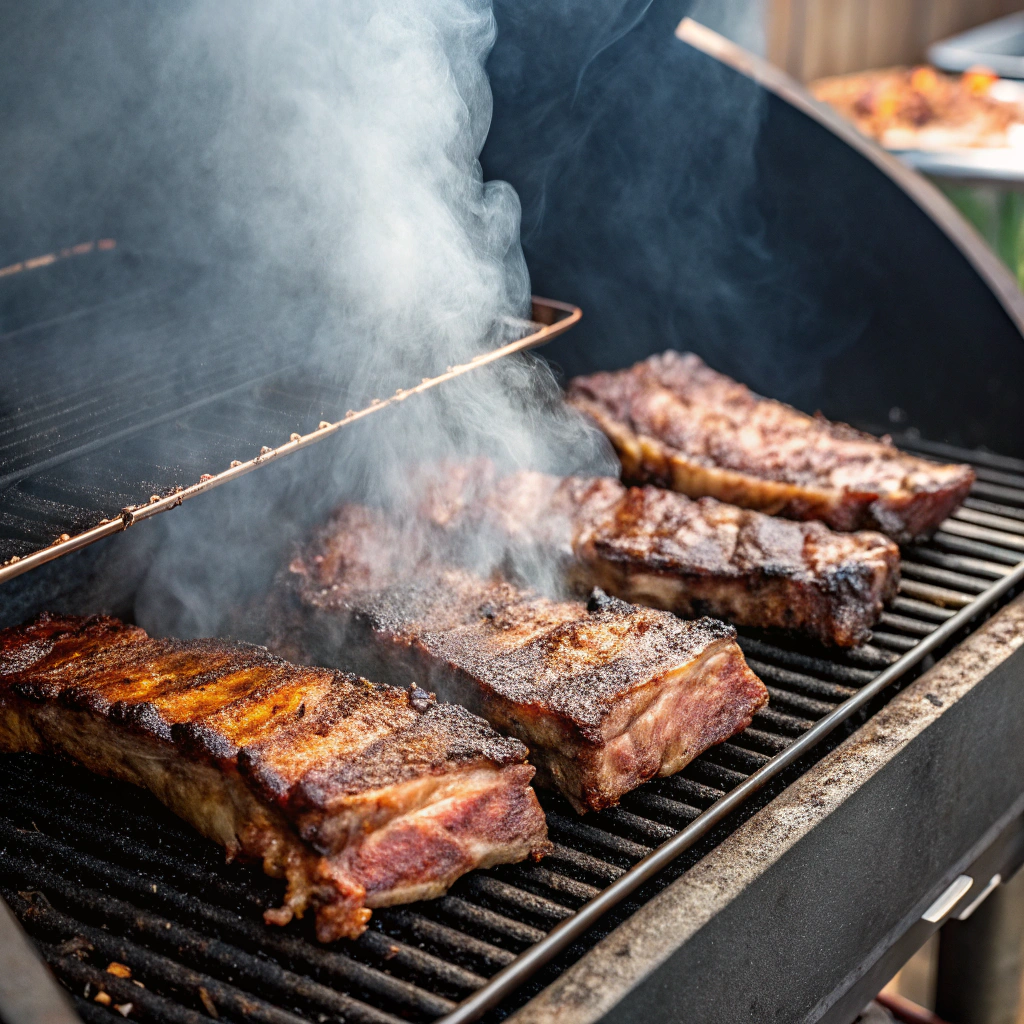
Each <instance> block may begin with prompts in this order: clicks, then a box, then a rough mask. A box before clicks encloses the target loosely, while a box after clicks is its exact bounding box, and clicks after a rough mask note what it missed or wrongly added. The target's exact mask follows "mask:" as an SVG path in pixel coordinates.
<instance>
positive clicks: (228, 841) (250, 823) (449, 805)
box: [0, 615, 549, 941]
mask: <svg viewBox="0 0 1024 1024" xmlns="http://www.w3.org/2000/svg"><path fill="white" fill-rule="evenodd" d="M0 750H3V751H5V752H19V751H24V752H31V753H38V754H59V755H63V756H67V757H70V758H72V759H73V760H75V761H77V762H78V763H79V764H81V765H83V766H84V767H85V768H87V769H89V770H90V771H94V772H97V773H99V774H102V775H107V776H111V777H113V778H117V779H121V780H123V781H126V782H130V783H134V784H135V785H138V786H142V787H144V788H146V789H148V790H150V791H151V792H152V793H154V794H155V795H156V796H157V797H158V798H159V799H160V800H161V801H162V802H163V803H164V804H166V805H167V806H168V807H169V808H170V809H171V810H172V811H174V812H175V813H176V814H178V815H179V816H180V817H182V818H184V819H185V820H186V821H187V822H189V823H190V824H191V825H193V826H194V827H195V828H196V829H198V831H200V832H201V833H202V834H203V835H205V836H207V837H208V838H210V839H212V840H214V841H216V842H218V843H220V844H221V845H222V846H224V848H225V849H226V850H227V853H228V857H229V859H230V858H232V857H235V856H240V857H243V858H246V859H254V860H257V861H262V863H263V867H264V869H265V870H266V872H267V873H268V874H270V875H272V876H274V877H279V878H285V879H286V880H287V883H288V887H287V892H286V895H285V900H284V904H283V906H281V907H279V908H275V909H272V910H268V911H267V913H266V915H265V916H266V919H267V921H268V922H270V923H274V924H285V923H287V921H289V920H290V919H291V918H292V917H293V916H301V915H302V914H303V912H304V911H305V910H306V909H307V908H308V907H310V906H312V907H313V908H314V909H315V911H316V925H317V934H318V936H319V938H320V939H321V940H322V941H331V940H333V939H337V938H341V937H351V938H354V937H355V936H357V935H358V934H360V932H362V931H363V930H364V929H365V927H366V922H367V920H368V919H369V917H370V908H373V907H381V906H388V905H390V904H393V903H404V902H408V901H410V900H416V899H424V898H428V897H432V896H438V895H440V894H441V893H443V892H444V891H445V890H446V889H447V887H448V886H449V885H451V883H452V882H453V881H455V879H456V878H458V877H459V876H460V875H462V874H464V873H465V872H467V871H469V870H471V869H472V868H476V867H487V866H490V865H493V864H500V863H506V862H510V861H517V860H522V859H523V858H524V857H527V856H530V855H531V854H532V855H534V856H539V855H542V854H543V853H545V852H546V851H547V850H548V849H549V844H548V842H547V830H546V825H545V821H544V815H543V812H542V811H541V809H540V806H539V804H538V803H537V798H536V794H535V793H534V792H533V789H532V788H531V786H530V780H531V778H532V776H533V773H534V769H533V768H532V767H531V766H530V765H528V764H526V763H525V757H526V749H525V747H523V745H522V744H521V743H519V742H518V741H516V740H514V739H511V738H508V737H503V736H499V735H498V734H496V733H495V732H494V731H493V730H492V729H491V728H490V727H489V726H488V725H487V723H486V722H484V721H482V720H481V719H479V718H477V717H475V716H473V715H471V714H470V713H469V712H467V711H466V710H464V709H463V708H461V707H457V706H454V705H450V704H439V703H437V702H436V701H435V700H433V699H432V698H431V696H430V695H429V694H427V693H425V692H423V691H419V690H416V689H415V688H413V689H411V690H402V689H398V688H397V687H394V686H385V685H382V684H379V683H370V682H367V681H366V680H365V679H360V678H358V677H356V676H353V675H347V674H345V673H343V672H338V671H335V670H331V669H323V668H307V667H301V666H298V665H292V664H289V663H288V662H286V661H284V660H282V659H281V658H278V657H275V656H274V655H272V654H271V653H270V652H269V651H267V650H266V649H265V648H262V647H255V646H252V645H249V644H237V643H231V642H227V641H223V640H194V641H180V640H165V639H156V638H153V637H150V636H148V635H147V634H146V633H145V632H144V631H143V630H141V629H139V628H137V627H134V626H128V625H125V624H124V623H122V622H119V621H118V620H117V619H112V618H107V617H104V616H96V617H92V618H76V617H62V616H49V615H43V616H41V617H40V618H38V619H36V620H35V621H34V622H31V623H29V624H27V625H24V626H19V627H14V628H12V629H7V630H4V631H2V632H0Z"/></svg>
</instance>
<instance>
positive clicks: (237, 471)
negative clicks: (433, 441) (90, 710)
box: [0, 296, 583, 583]
mask: <svg viewBox="0 0 1024 1024" xmlns="http://www.w3.org/2000/svg"><path fill="white" fill-rule="evenodd" d="M533 304H534V306H535V307H540V308H541V309H543V310H546V311H548V312H550V311H554V312H555V313H556V314H557V313H560V314H562V316H561V317H560V318H559V319H556V320H555V321H554V322H553V323H551V324H546V325H544V326H542V327H541V328H540V329H539V330H536V331H534V332H533V333H532V334H528V335H527V336H526V337H525V338H520V339H519V340H518V341H512V342H509V343H508V344H507V345H502V346H501V347H500V348H496V349H493V350H491V351H490V352H483V353H481V354H480V355H478V356H476V357H474V358H473V359H470V360H469V361H468V362H466V363H460V364H458V365H457V366H449V367H448V369H447V370H445V372H444V373H442V374H439V375H438V376H436V377H425V378H424V379H423V380H422V381H420V383H419V384H417V385H415V386H414V387H411V388H399V389H398V390H397V391H396V392H395V393H394V394H393V395H392V396H391V397H390V398H385V399H383V400H381V399H377V398H375V399H374V400H373V401H372V402H371V403H370V404H369V405H368V406H366V407H365V408H363V409H359V410H357V411H350V412H348V413H346V414H345V415H344V416H343V417H342V418H341V419H340V420H338V421H337V422H335V423H326V422H325V423H321V424H320V426H319V427H318V428H317V429H316V430H313V431H311V432H310V433H308V434H302V435H300V434H292V437H291V440H289V441H288V442H287V443H285V444H282V445H280V446H278V447H277V448H270V447H264V448H262V449H260V454H259V455H257V456H256V457H255V458H254V459H250V460H249V461H248V462H238V463H232V465H231V467H230V468H228V469H225V470H223V471H222V472H220V473H214V474H204V475H203V476H202V477H201V478H200V480H199V482H198V483H195V484H192V485H191V486H190V487H181V488H178V489H177V490H176V491H175V492H174V493H173V494H168V495H165V496H164V497H157V498H155V500H154V499H151V500H150V501H149V502H148V503H147V504H143V505H134V506H130V507H128V508H125V509H122V510H121V514H120V515H119V516H116V517H115V518H113V519H111V520H108V521H107V522H104V523H100V525H99V526H94V527H93V528H92V529H90V530H85V531H84V532H82V533H79V534H76V535H75V536H74V537H67V538H66V539H61V540H58V541H55V542H54V543H53V544H51V545H50V546H49V547H45V548H40V549H39V550H38V551H33V552H32V553H31V554H29V555H25V556H24V557H22V558H17V559H13V560H11V561H8V562H6V563H5V564H3V565H0V583H4V582H6V581H7V580H10V579H13V578H14V577H15V576H20V575H21V574H22V573H25V572H28V571H29V570H30V569H35V568H36V567H37V566H40V565H43V564H45V563H46V562H52V561H53V560H54V559H55V558H60V556H61V555H66V554H69V553H70V552H72V551H77V550H79V548H84V547H87V546H88V545H90V544H93V543H95V542H96V541H98V540H102V539H103V538H104V537H109V536H111V535H112V534H115V533H120V532H121V531H122V530H126V529H128V527H129V526H134V525H135V524H136V523H138V522H141V521H142V520H143V519H149V518H151V517H152V516H155V515H158V514H159V513H161V512H166V511H168V510H169V509H172V508H177V506H178V505H180V504H181V503H182V502H183V501H188V499H189V498H194V497H195V496H196V495H197V494H203V493H205V492H206V491H209V490H212V489H213V488H214V487H219V486H220V485H221V484H224V483H227V482H228V481H229V480H234V479H236V478H237V477H240V476H245V474H246V473H251V472H252V471H253V470H254V469H257V468H259V467H260V466H262V465H264V464H265V463H268V462H273V461H274V460H275V459H279V458H281V456H283V455H290V454H291V453H292V452H297V451H299V450H300V449H302V448H306V447H308V446H309V445H311V444H315V443H316V442H317V441H322V440H323V439H324V438H325V437H330V435H331V434H334V433H336V432H337V431H339V430H341V428H342V427H347V426H348V425H349V424H350V423H355V422H356V421H357V420H361V419H364V418H365V417H367V416H370V415H372V414H373V413H376V412H380V410H381V409H386V408H387V407H388V406H392V405H396V404H397V403H399V402H404V401H405V400H406V399H407V398H409V397H411V396H412V395H417V394H420V393H421V392H423V391H429V390H430V389H431V388H435V387H437V386H438V384H443V383H445V382H446V381H449V380H453V379H454V378H456V377H461V376H462V375H463V374H465V373H469V372H470V371H471V370H477V369H479V368H480V367H482V366H487V365H488V364H489V363H494V362H497V361H498V360H499V359H504V358H505V357H506V356H510V355H513V354H514V353H516V352H522V351H525V350H526V349H530V348H535V347H536V346H538V345H543V344H545V343H546V342H548V341H550V340H551V339H552V338H554V337H556V336H557V335H559V334H562V333H563V332H564V331H567V330H568V329H569V328H570V327H572V326H573V325H574V324H576V323H578V322H579V320H580V318H581V317H582V315H583V314H582V312H581V311H580V310H579V308H578V307H576V306H572V305H570V304H568V303H565V302H557V301H556V300H554V299H541V298H537V297H536V296H534V299H533Z"/></svg>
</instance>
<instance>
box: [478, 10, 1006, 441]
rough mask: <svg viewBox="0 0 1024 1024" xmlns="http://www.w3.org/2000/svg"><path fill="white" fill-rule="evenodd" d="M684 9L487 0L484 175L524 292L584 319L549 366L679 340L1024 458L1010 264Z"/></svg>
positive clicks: (797, 400)
mask: <svg viewBox="0 0 1024 1024" xmlns="http://www.w3.org/2000/svg"><path fill="white" fill-rule="evenodd" d="M696 7H697V5H696V4H692V3H688V2H686V0H652V2H648V0H627V2H623V3H617V4H614V5H596V6H595V5H594V4H592V3H589V2H587V0H566V2H565V3H562V4H560V5H557V8H556V10H555V11H552V10H551V5H550V4H548V3H545V2H544V0H516V2H507V0H497V2H496V3H495V16H496V18H497V21H498V28H499V32H498V38H497V42H496V44H495V48H494V51H493V53H492V54H491V58H490V61H489V65H488V69H489V72H490V76H491V84H492V88H493V91H494V120H493V124H492V127H491V132H490V134H489V136H488V139H487V144H486V147H485V149H484V152H483V156H482V161H483V166H484V172H485V175H486V176H487V177H489V178H490V177H494V178H502V179H504V180H507V181H509V182H511V183H512V185H513V186H514V187H515V189H516V191H517V192H518V194H519V196H520V199H521V201H522V206H523V247H524V251H525V253H526V257H527V261H528V263H529V265H530V271H531V275H532V278H533V282H534V287H535V288H537V290H538V291H540V292H542V293H547V294H557V295H560V296H563V297H565V298H566V299H568V300H570V301H573V302H575V303H577V304H578V305H579V306H581V307H582V308H583V310H584V312H585V316H584V319H583V322H582V323H581V324H580V327H579V330H578V331H577V332H575V333H574V334H573V335H572V336H571V337H567V338H566V339H564V340H563V341H562V342H558V343H556V344H555V345H553V346H552V347H551V349H550V350H549V352H548V356H549V358H551V359H552V360H554V361H555V362H557V363H560V364H561V365H562V366H563V368H564V370H565V372H566V374H567V375H572V374H578V373H587V372H592V371H593V370H610V369H616V368H619V367H622V366H624V365H628V364H629V363H630V362H633V361H635V360H637V359H641V358H644V357H645V356H647V355H649V354H651V353H654V352H659V351H663V350H664V349H666V348H676V349H679V350H681V351H682V350H692V351H694V352H696V353H698V354H699V355H700V356H702V357H703V358H704V359H705V360H706V361H707V362H708V363H709V364H710V365H711V366H713V367H715V368H716V369H718V370H720V371H722V372H724V373H727V374H729V375H730V376H732V377H735V378H736V379H739V380H742V381H743V382H744V383H746V384H748V385H750V386H751V387H752V388H754V389H755V390H757V391H758V392H760V393H761V394H767V395H771V396H772V397H774V398H780V399H783V400H784V401H788V402H791V403H792V404H794V405H796V406H797V407H798V408H802V409H807V410H814V409H821V410H822V411H823V412H824V413H825V415H827V416H828V417H830V418H832V419H840V420H847V421H850V420H863V421H873V422H876V423H881V424H886V423H890V424H892V426H893V427H894V428H895V429H906V428H907V427H916V428H917V429H918V430H920V432H921V434H922V436H925V437H929V438H934V439H936V440H940V441H948V442H951V443H956V444H962V445H964V446H967V447H979V446H982V445H986V446H988V447H989V448H990V449H992V450H994V451H1000V452H1005V453H1006V454H1008V455H1013V456H1016V457H1022V458H1024V432H1022V431H1021V429H1020V423H1021V422H1022V416H1021V405H1020V400H1021V397H1020V396H1021V395H1022V394H1024V339H1022V331H1021V325H1022V323H1024V318H1022V316H1021V312H1020V310H1021V298H1020V295H1019V294H1017V295H1013V294H1012V293H1013V292H1015V291H1016V290H1017V289H1016V287H1015V284H1014V282H1013V280H1012V277H1011V276H1010V275H1009V274H1008V272H1006V271H1005V269H1003V268H997V267H992V270H993V274H994V276H995V277H998V278H999V279H1000V280H1001V281H1002V282H1003V283H1002V285H1000V286H998V288H995V289H994V288H993V285H992V280H993V279H994V278H991V277H990V279H988V280H986V279H985V276H984V275H982V274H981V273H979V269H978V268H979V260H984V259H985V256H982V255H981V254H980V252H979V251H978V250H980V249H982V248H983V246H982V243H980V241H979V240H978V239H977V237H976V236H974V235H973V233H972V232H971V231H970V229H969V228H967V227H966V226H965V225H964V224H963V221H962V218H959V217H958V215H957V214H956V212H955V211H954V210H953V209H952V207H951V206H950V205H949V204H948V203H947V202H945V201H944V200H943V199H942V197H941V196H939V195H938V193H937V192H935V190H934V189H931V188H930V187H929V186H928V185H927V183H926V182H923V181H922V180H921V179H920V178H917V177H916V176H914V175H913V174H912V172H910V171H908V170H907V169H906V168H903V167H901V166H899V165H898V162H897V161H895V160H894V161H892V163H893V164H894V165H896V167H895V170H893V169H891V168H889V169H886V168H884V167H882V166H879V165H878V164H877V163H875V162H873V161H872V160H871V159H869V158H868V157H867V156H866V155H865V153H864V152H863V151H862V150H859V149H858V148H857V147H856V146H855V145H853V144H852V142H850V141H848V140H847V139H846V138H843V137H840V135H839V134H838V133H837V131H835V130H834V129H832V128H831V127H829V126H827V125H825V124H823V123H821V122H820V121H818V120H815V119H814V118H812V117H810V116H808V114H806V113H805V112H804V111H802V110H800V109H797V108H796V107H795V106H794V105H793V104H792V102H789V101H787V99H786V98H784V97H782V96H779V95H775V94H773V93H771V92H769V91H768V90H766V89H763V88H762V87H761V86H760V85H758V84H756V83H755V82H753V81H751V79H750V78H749V77H748V76H747V75H745V74H743V73H741V72H740V71H738V70H736V69H735V68H733V67H729V66H727V65H725V64H723V63H721V62H720V61H718V60H716V59H715V58H713V57H711V56H709V55H708V54H706V53H703V52H701V51H699V50H697V49H695V48H694V47H692V46H690V45H688V44H687V43H684V42H682V41H681V40H680V39H678V38H676V37H675V35H674V33H675V30H676V27H677V25H678V24H679V22H680V19H682V17H683V16H684V15H685V14H686V13H687V10H688V9H690V8H696ZM610 8H614V16H613V11H612V10H611V9H610ZM596 10H600V11H601V14H600V16H599V17H595V15H594V13H593V12H594V11H596ZM697 16H698V17H699V9H698V12H697ZM861 145H862V147H864V146H870V145H871V144H870V143H865V142H863V141H862V142H861ZM883 161H884V157H883ZM900 173H902V175H903V176H904V178H901V177H900ZM906 178H912V179H913V181H914V183H915V185H916V186H917V187H916V191H915V190H914V189H912V188H911V187H910V186H909V185H908V182H907V180H905V179H906ZM922 196H924V197H926V198H927V200H928V204H929V205H926V204H925V203H924V202H923V201H922ZM972 243H973V244H972ZM986 256H987V258H988V260H989V262H990V263H991V264H995V263H996V260H995V258H994V257H993V256H992V254H986ZM997 290H998V291H999V294H998V295H997V294H996V291H997ZM890 417H891V419H890Z"/></svg>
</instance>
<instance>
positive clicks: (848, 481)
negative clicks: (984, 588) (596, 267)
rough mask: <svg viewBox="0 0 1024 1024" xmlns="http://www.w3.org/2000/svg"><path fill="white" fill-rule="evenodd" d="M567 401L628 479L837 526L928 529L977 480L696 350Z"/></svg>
mask: <svg viewBox="0 0 1024 1024" xmlns="http://www.w3.org/2000/svg"><path fill="white" fill-rule="evenodd" d="M568 398H569V401H570V402H571V403H572V405H574V406H575V407H576V408H577V409H579V410H581V411H582V412H584V413H586V414H587V415H588V416H590V417H591V418H593V420H594V421H595V422H596V423H597V425H598V426H599V427H600V428H601V429H602V430H603V431H604V432H605V433H606V434H607V435H608V437H609V438H610V439H611V441H612V444H613V445H614V446H615V448H616V449H617V450H618V453H619V458H620V459H621V461H622V469H623V475H624V477H625V478H626V480H627V481H628V482H634V483H645V482H646V483H654V484H659V485H662V486H665V487H671V488H672V489H673V490H677V491H682V492H683V493H684V494H688V495H689V496H690V497H693V498H699V497H703V496H705V495H708V496H710V497H714V498H718V499H719V500H720V501H727V502H730V503H732V504H734V505H742V506H744V507H745V508H755V509H760V510H761V511H763V512H768V513H771V514H773V515H774V514H778V515H783V516H787V517H788V518H790V519H820V520H822V521H823V522H825V523H827V524H828V525H829V526H831V527H832V528H833V529H836V530H862V529H875V530H881V531H882V533H885V534H888V536H890V537H892V538H893V539H894V540H896V541H899V542H900V543H903V542H908V541H911V540H914V539H915V538H918V537H923V536H927V535H928V534H930V533H931V532H932V531H933V530H935V528H936V527H937V526H938V525H939V524H940V523H941V522H942V521H943V520H944V519H945V518H946V517H947V516H948V515H949V514H950V512H952V511H953V509H955V508H956V507H957V506H958V505H959V504H960V502H961V501H963V499H964V498H965V497H966V495H967V492H968V491H969V490H970V489H971V484H972V483H973V482H974V470H972V469H971V467H970V466H962V465H940V464H938V463H934V462H929V461H927V460H926V459H919V458H916V457H915V456H913V455H907V454H906V453H904V452H902V451H900V450H899V449H898V448H896V447H895V446H894V445H893V444H892V442H891V441H890V440H889V439H888V438H877V437H873V436H871V435H870V434H865V433H862V432H861V431H858V430H854V429H853V428H852V427H849V426H847V425H846V424H844V423H832V422H830V421H829V420H827V419H825V418H824V417H823V416H821V415H820V414H819V415H817V416H808V415H807V414H805V413H802V412H799V411H798V410H796V409H794V408H792V407H791V406H789V405H785V404H783V403H782V402H776V401H773V400H772V399H769V398H762V397H761V396H760V395H756V394H754V392H752V391H751V390H750V389H749V388H747V387H746V386H744V385H743V384H738V383H737V382H736V381H734V380H732V379H731V378H729V377H726V376H725V375H724V374H721V373H717V372H716V371H714V370H712V369H711V368H710V367H708V366H707V365H705V363H704V362H703V361H702V360H701V359H700V358H699V357H698V356H696V355H694V354H693V353H685V354H680V353H678V352H671V351H670V352H665V353H662V354H661V355H655V356H651V357H650V358H649V359H645V360H644V361H643V362H640V363H637V364H636V365H635V366H632V367H630V368H629V369H626V370H618V371H616V372H614V373H595V374H593V375H592V376H589V377H577V378H576V379H575V380H573V381H572V382H571V383H570V385H569V394H568Z"/></svg>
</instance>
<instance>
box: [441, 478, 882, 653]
mask: <svg viewBox="0 0 1024 1024" xmlns="http://www.w3.org/2000/svg"><path fill="white" fill-rule="evenodd" d="M432 479H433V481H434V483H433V484H432V485H431V486H428V487H426V488H425V489H424V493H425V495H426V498H425V500H424V513H425V516H426V518H427V519H428V521H430V522H431V523H433V524H434V525H435V526H436V527H438V528H439V529H440V530H442V531H444V532H447V533H452V534H468V535H482V536H486V537H489V538H492V539H493V543H494V544H495V545H496V546H498V547H503V548H505V549H507V550H509V551H510V553H511V554H512V555H513V558H517V557H518V558H521V557H522V556H523V555H524V554H525V555H526V556H527V557H528V558H532V559H535V560H536V559H543V558H544V557H553V558H554V559H556V560H557V561H558V562H559V564H560V565H561V571H562V574H563V578H564V579H565V581H566V583H567V584H568V585H569V586H570V588H572V589H575V590H577V591H586V590H589V589H591V588H592V587H601V588H602V589H603V590H605V591H606V592H607V593H609V594H613V595H614V596H616V597H620V598H622V599H623V600H626V601H631V602H635V603H637V604H644V605H651V606H653V607H655V608H664V609H667V610H668V611H672V612H675V613H676V614H677V615H681V616H683V617H685V618H695V617H697V616H699V615H713V616H715V617H716V618H722V619H726V620H728V621H729V622H733V623H736V624H737V625H741V626H756V627H760V628H763V629H782V630H787V631H791V632H795V633H800V634H803V635H805V636H809V637H811V638H813V639H815V640H817V641H818V642H819V643H822V644H827V645H835V646H840V647H852V646H854V645H856V644H858V643H861V642H863V641H864V640H867V639H868V637H869V636H870V631H871V627H872V626H873V625H874V624H875V623H876V622H877V621H878V617H879V616H880V615H881V613H882V609H883V606H884V602H885V601H887V600H889V599H890V598H891V597H892V596H893V595H894V594H895V593H896V588H897V587H898V585H899V559H900V551H899V548H898V547H897V546H896V545H895V544H894V543H893V542H892V541H891V540H889V539H888V538H887V537H884V536H883V535H882V534H880V533H874V532H870V531H859V532H856V533H836V532H834V531H833V530H830V529H829V528H828V527H827V526H825V525H823V524H822V523H819V522H813V521H812V522H804V523H800V522H793V521H792V520H788V519H778V518H775V517H774V516H768V515H765V514H764V513H762V512H755V511H752V510H750V509H743V508H738V507H736V506H735V505H727V504H725V503H723V502H720V501H716V500H715V499H714V498H700V499H698V500H696V501H694V500H692V499H690V498H687V497H686V496H685V495H683V494H678V493H676V492H674V491H666V490H663V489H661V488H659V487H625V486H623V485H622V484H621V483H619V482H618V481H617V480H613V479H611V478H609V477H590V478H586V477H565V478H561V477H555V476H549V475H547V474H543V473H533V472H519V473H513V474H510V475H507V476H498V475H497V474H496V472H495V471H494V469H493V465H492V464H490V463H486V462H483V461H479V460H478V461H476V462H475V463H468V464H463V465H461V466H446V467H444V471H443V473H440V474H435V475H434V476H433V477H432Z"/></svg>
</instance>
